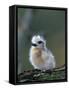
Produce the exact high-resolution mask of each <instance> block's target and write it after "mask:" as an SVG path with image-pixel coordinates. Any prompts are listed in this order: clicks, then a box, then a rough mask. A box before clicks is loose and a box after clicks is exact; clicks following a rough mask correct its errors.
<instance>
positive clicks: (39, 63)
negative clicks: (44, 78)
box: [29, 35, 56, 70]
mask: <svg viewBox="0 0 69 90" xmlns="http://www.w3.org/2000/svg"><path fill="white" fill-rule="evenodd" d="M31 43H32V46H31V48H30V53H29V54H30V55H29V60H30V62H31V64H32V65H33V67H34V68H35V69H40V70H52V69H53V68H55V66H56V63H55V58H54V56H53V54H52V52H51V51H50V50H48V49H47V47H46V41H45V40H44V38H43V37H42V36H40V35H37V36H36V35H35V36H33V37H32V40H31Z"/></svg>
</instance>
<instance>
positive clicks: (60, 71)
mask: <svg viewBox="0 0 69 90" xmlns="http://www.w3.org/2000/svg"><path fill="white" fill-rule="evenodd" d="M58 79H59V80H60V79H65V68H62V67H61V68H55V69H53V70H52V71H50V70H47V71H41V70H38V69H33V70H27V71H24V72H23V73H20V74H19V75H18V82H27V81H46V80H58Z"/></svg>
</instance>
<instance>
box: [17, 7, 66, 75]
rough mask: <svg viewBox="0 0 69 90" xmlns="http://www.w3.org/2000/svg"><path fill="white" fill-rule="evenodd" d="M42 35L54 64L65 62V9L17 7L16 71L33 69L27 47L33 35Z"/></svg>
mask: <svg viewBox="0 0 69 90" xmlns="http://www.w3.org/2000/svg"><path fill="white" fill-rule="evenodd" d="M35 34H39V35H43V36H44V38H45V39H46V40H47V47H48V48H49V49H50V50H51V51H52V53H53V54H54V56H55V59H56V64H57V66H56V67H58V66H61V65H63V64H64V63H65V11H61V10H48V9H27V8H18V73H21V72H23V71H24V70H29V69H33V66H32V65H31V64H30V62H29V49H30V47H31V38H32V36H33V35H35Z"/></svg>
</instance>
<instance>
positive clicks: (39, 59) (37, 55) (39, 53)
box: [32, 48, 44, 64]
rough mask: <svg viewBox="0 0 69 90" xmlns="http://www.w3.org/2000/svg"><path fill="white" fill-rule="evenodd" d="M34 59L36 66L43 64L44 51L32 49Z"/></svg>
mask: <svg viewBox="0 0 69 90" xmlns="http://www.w3.org/2000/svg"><path fill="white" fill-rule="evenodd" d="M32 57H33V62H34V63H35V64H43V63H44V60H43V58H42V50H41V49H39V48H33V49H32Z"/></svg>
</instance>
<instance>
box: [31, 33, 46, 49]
mask: <svg viewBox="0 0 69 90" xmlns="http://www.w3.org/2000/svg"><path fill="white" fill-rule="evenodd" d="M31 42H32V46H33V47H34V48H45V47H46V40H45V39H44V38H43V37H42V36H40V35H35V36H33V37H32V40H31Z"/></svg>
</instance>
